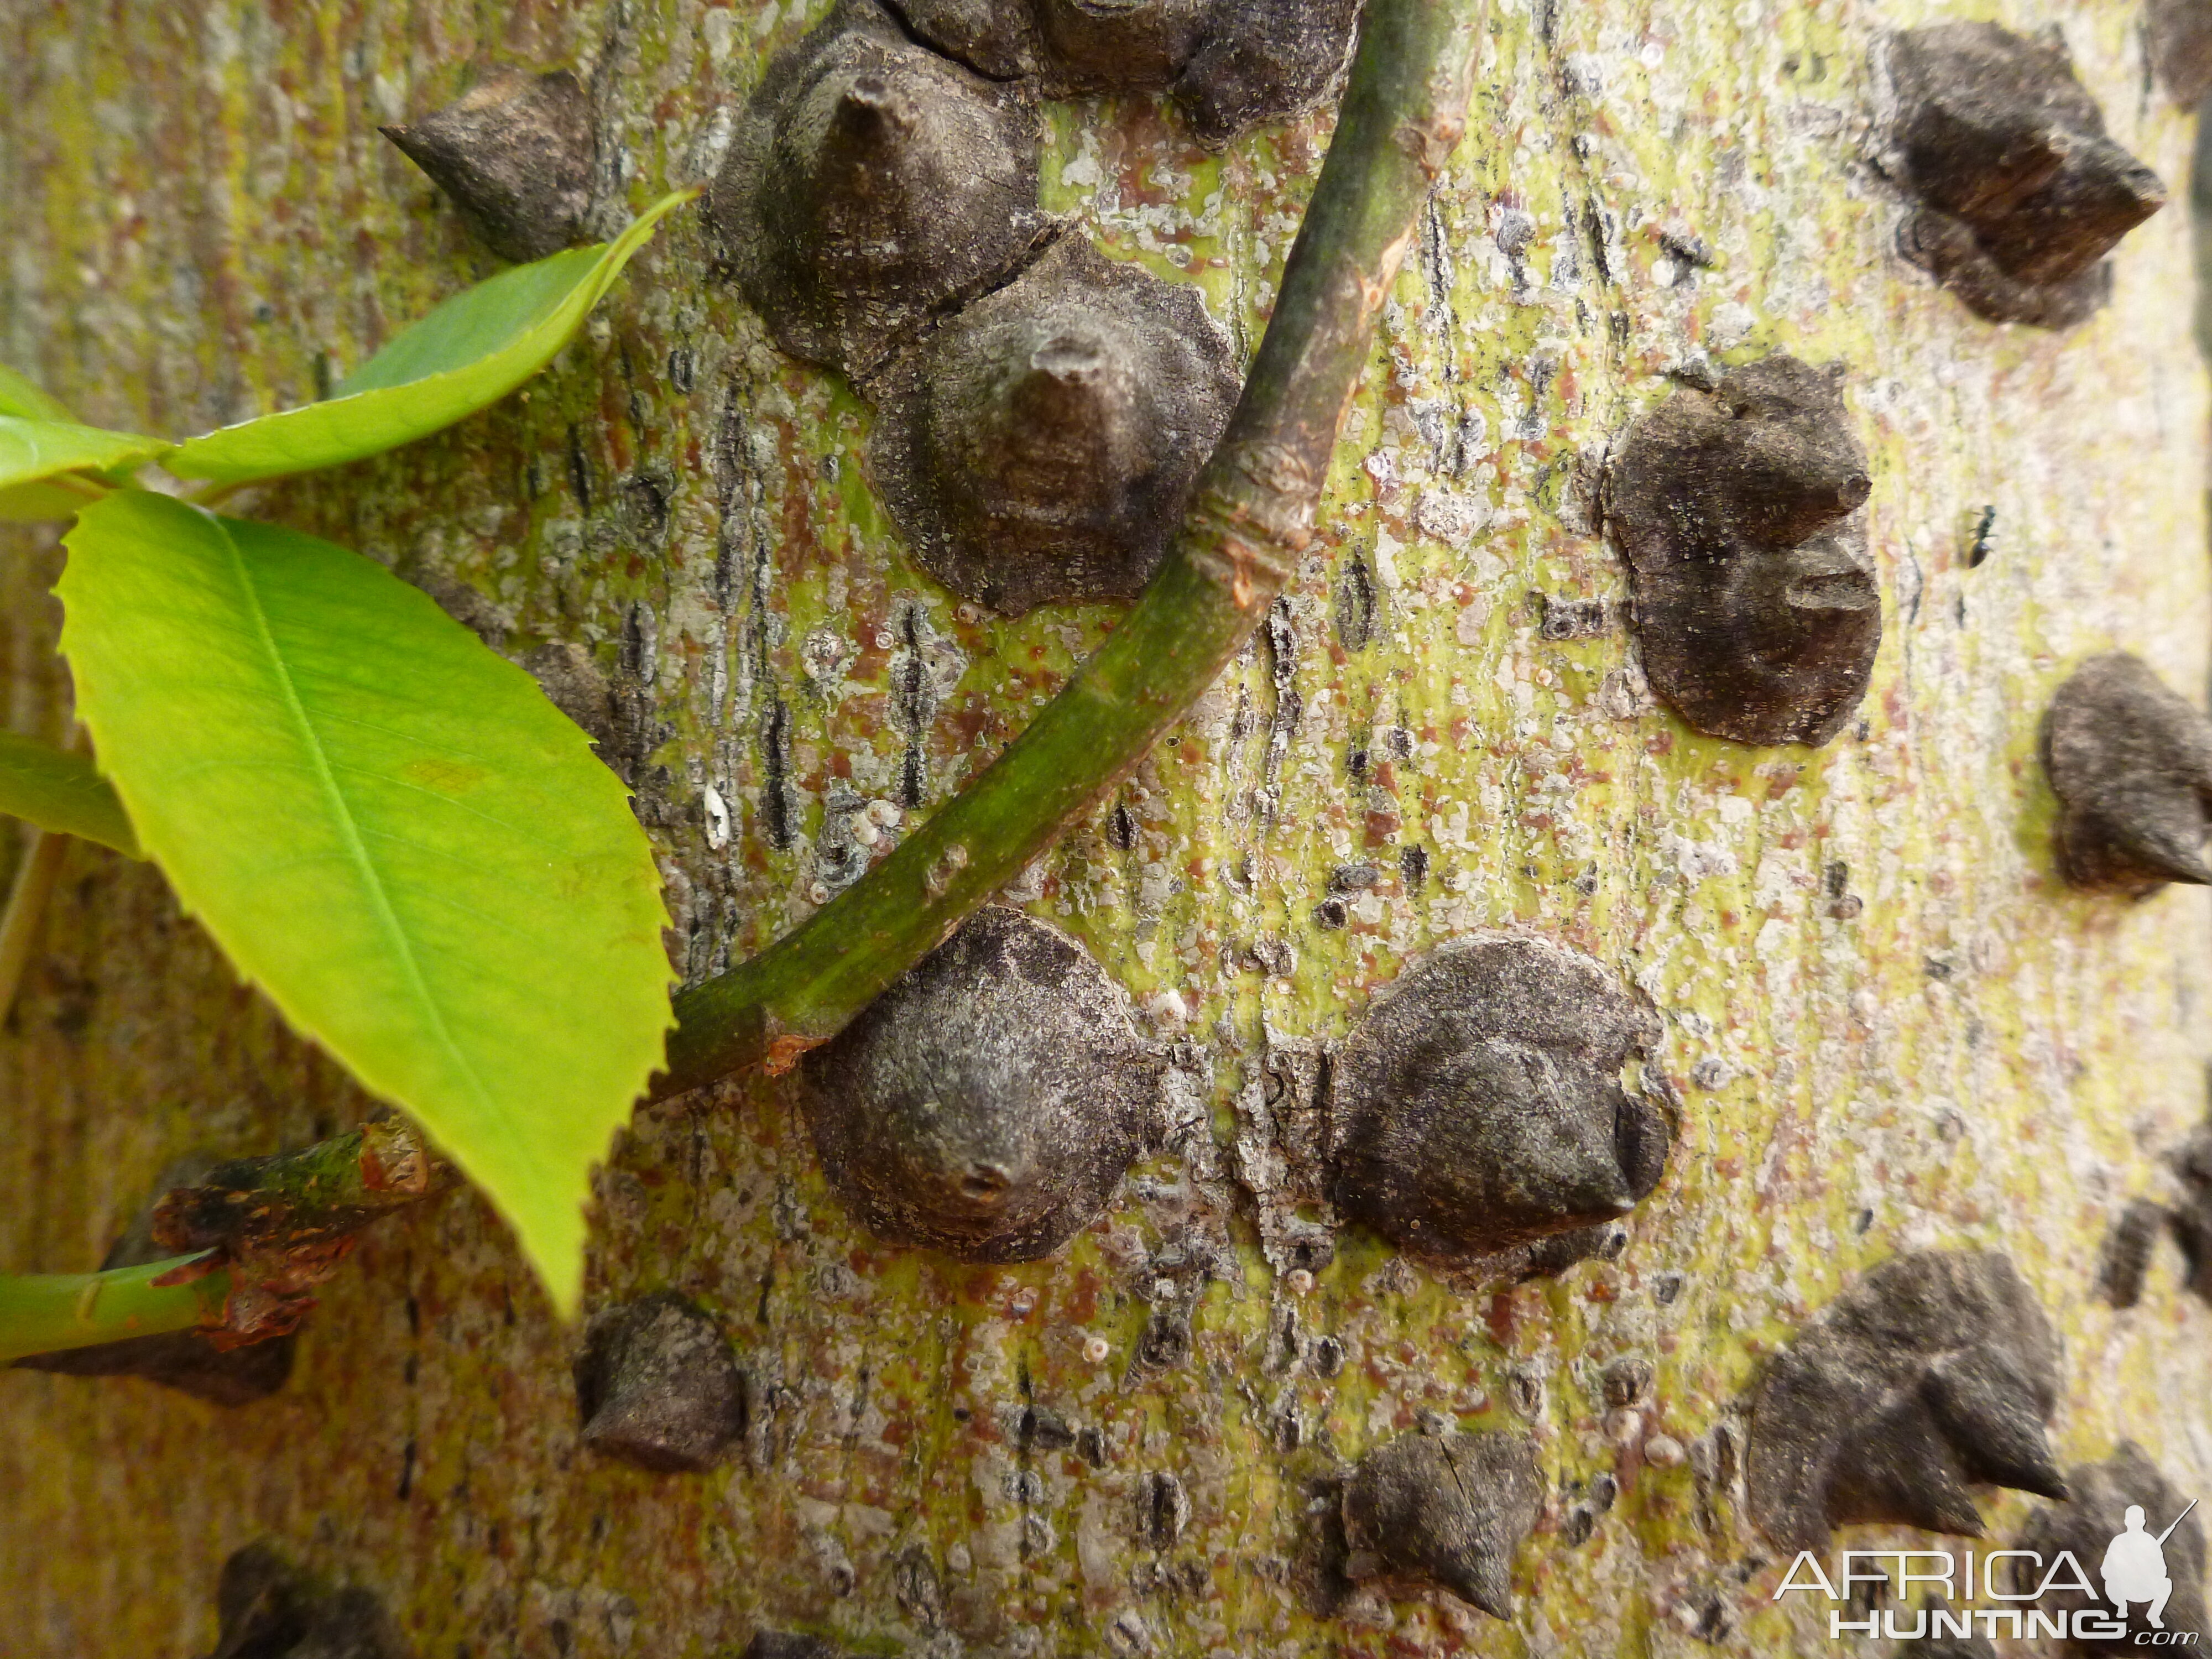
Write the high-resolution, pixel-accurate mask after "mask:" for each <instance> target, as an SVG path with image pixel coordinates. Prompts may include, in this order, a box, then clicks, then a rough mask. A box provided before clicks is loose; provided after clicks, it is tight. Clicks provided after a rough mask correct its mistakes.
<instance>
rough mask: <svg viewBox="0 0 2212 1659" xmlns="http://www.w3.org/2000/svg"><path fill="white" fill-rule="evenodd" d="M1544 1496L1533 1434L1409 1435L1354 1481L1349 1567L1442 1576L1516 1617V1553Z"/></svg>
mask: <svg viewBox="0 0 2212 1659" xmlns="http://www.w3.org/2000/svg"><path fill="white" fill-rule="evenodd" d="M1543 1501H1544V1486H1543V1481H1542V1479H1541V1477H1540V1476H1539V1475H1538V1474H1537V1472H1536V1456H1535V1452H1534V1447H1533V1445H1532V1444H1531V1443H1530V1442H1529V1440H1528V1437H1526V1436H1525V1435H1519V1434H1509V1433H1505V1432H1503V1431H1497V1430H1492V1431H1486V1432H1484V1433H1480V1434H1439V1435H1430V1434H1403V1435H1400V1436H1399V1437H1397V1438H1396V1439H1395V1440H1391V1441H1387V1442H1385V1443H1383V1445H1381V1446H1378V1447H1377V1448H1376V1449H1375V1450H1373V1451H1371V1452H1370V1453H1368V1455H1366V1456H1365V1457H1364V1458H1362V1459H1361V1460H1360V1462H1359V1467H1358V1468H1357V1469H1356V1470H1355V1471H1354V1472H1353V1473H1352V1478H1351V1480H1348V1481H1347V1482H1346V1484H1345V1488H1344V1498H1343V1506H1344V1539H1345V1543H1346V1545H1347V1546H1348V1547H1349V1549H1350V1552H1351V1553H1350V1554H1349V1556H1348V1558H1347V1559H1346V1563H1345V1569H1344V1570H1345V1573H1346V1576H1347V1577H1351V1578H1352V1579H1355V1580H1357V1579H1361V1578H1370V1577H1381V1578H1384V1579H1390V1578H1397V1579H1410V1580H1415V1581H1418V1582H1421V1583H1432V1584H1439V1585H1442V1586H1443V1588H1444V1589H1448V1590H1449V1591H1450V1592H1451V1593H1452V1594H1453V1595H1456V1596H1458V1597H1459V1598H1460V1600H1461V1601H1466V1602H1468V1603H1469V1604H1470V1605H1472V1606H1474V1607H1480V1608H1481V1609H1482V1611H1483V1612H1485V1613H1488V1614H1490V1615H1491V1617H1492V1618H1493V1619H1510V1618H1511V1617H1512V1616H1513V1591H1512V1579H1513V1553H1514V1551H1515V1550H1516V1549H1518V1548H1519V1547H1520V1545H1521V1541H1522V1539H1524V1538H1526V1537H1527V1536H1528V1529H1529V1528H1531V1527H1533V1526H1534V1525H1535V1524H1536V1516H1537V1514H1538V1512H1539V1511H1540V1510H1541V1509H1542V1507H1543Z"/></svg>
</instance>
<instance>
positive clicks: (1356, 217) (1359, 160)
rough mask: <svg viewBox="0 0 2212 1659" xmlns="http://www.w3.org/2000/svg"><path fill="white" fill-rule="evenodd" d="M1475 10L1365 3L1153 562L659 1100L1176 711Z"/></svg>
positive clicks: (1047, 830)
mask: <svg viewBox="0 0 2212 1659" xmlns="http://www.w3.org/2000/svg"><path fill="white" fill-rule="evenodd" d="M1472 9H1473V0H1370V4H1369V5H1368V7H1367V13H1366V19H1365V21H1364V25H1363V27H1362V31H1361V35H1360V43H1359V52H1358V58H1357V59H1356V60H1355V62H1354V64H1353V65H1352V76H1351V80H1350V82H1349V83H1348V85H1347V86H1346V91H1345V96H1344V106H1343V110H1342V112H1341V113H1340V116H1339V118H1338V122H1337V129H1336V136H1335V137H1334V140H1333V141H1332V142H1331V143H1330V145H1329V149H1328V160H1327V161H1326V162H1325V163H1324V164H1323V166H1322V175H1321V179H1320V181H1319V183H1318V184H1317V185H1316V187H1315V190H1314V196H1313V200H1312V203H1311V204H1310V206H1309V207H1308V209H1307V210H1306V217H1305V222H1304V226H1303V227H1302V228H1300V230H1299V233H1298V239H1297V243H1296V245H1295V246H1293V247H1292V248H1291V255H1290V259H1289V263H1288V264H1286V265H1285V268H1284V272H1283V284H1282V289H1281V293H1280V295H1279V297H1278V299H1277V301H1276V303H1275V311H1274V315H1273V319H1271V321H1270V322H1269V324H1268V327H1267V337H1266V338H1265V339H1264V340H1263V341H1262V342H1261V347H1260V352H1259V356H1258V358H1257V359H1256V360H1255V362H1254V363H1253V366H1252V370H1251V374H1250V375H1249V377H1248V378H1247V380H1246V381H1245V385H1244V394H1243V399H1242V401H1240V402H1239V404H1237V412H1236V414H1235V415H1234V416H1231V420H1230V423H1229V429H1228V432H1227V433H1226V434H1225V436H1224V437H1223V439H1222V441H1221V445H1220V447H1219V448H1218V449H1217V450H1216V451H1215V453H1214V455H1213V458H1212V460H1211V461H1210V462H1209V463H1208V464H1207V466H1206V471H1205V472H1204V473H1203V474H1202V475H1201V477H1200V482H1199V488H1198V492H1197V495H1196V498H1195V502H1194V506H1193V508H1192V510H1191V513H1190V515H1189V517H1188V520H1186V522H1185V524H1184V526H1183V528H1182V533H1181V535H1180V536H1179V537H1178V538H1177V539H1176V543H1175V544H1174V545H1173V547H1172V548H1171V549H1170V551H1169V553H1168V556H1167V557H1166V559H1165V560H1164V562H1163V563H1162V564H1161V567H1160V568H1159V571H1158V574H1155V575H1154V576H1153V578H1152V581H1151V583H1150V584H1149V585H1148V586H1146V589H1145V592H1144V593H1143V594H1142V596H1141V597H1140V598H1139V599H1138V601H1137V603H1136V605H1135V606H1134V607H1133V609H1132V610H1131V611H1129V613H1128V615H1127V617H1124V618H1123V619H1122V622H1121V625H1120V626H1119V627H1118V628H1116V629H1115V630H1114V633H1113V635H1112V637H1111V638H1110V639H1109V640H1108V641H1107V642H1106V643H1105V645H1103V647H1100V649H1099V650H1098V651H1097V653H1095V654H1094V655H1092V656H1091V658H1090V659H1089V660H1087V661H1086V662H1085V663H1084V664H1083V665H1082V666H1081V667H1080V668H1079V669H1078V670H1077V671H1076V673H1075V675H1074V677H1073V678H1072V679H1070V681H1069V682H1068V684H1066V686H1065V687H1064V688H1063V689H1062V690H1061V691H1060V695H1059V696H1057V697H1056V698H1054V701H1053V702H1051V703H1050V704H1048V706H1047V707H1046V708H1045V709H1044V711H1043V712H1042V714H1039V715H1038V717H1037V718H1036V720H1035V721H1034V722H1032V723H1031V725H1030V727H1029V729H1028V730H1026V731H1025V732H1023V733H1022V734H1021V736H1020V737H1019V738H1016V739H1015V741H1014V742H1013V743H1012V744H1011V745H1009V746H1008V748H1007V749H1006V752H1005V753H1003V754H1002V755H1000V757H999V758H998V760H997V761H996V762H995V763H994V764H993V765H992V766H991V767H990V769H988V770H987V771H986V772H984V773H983V775H981V777H979V778H977V779H976V780H975V782H974V783H973V784H971V785H970V786H969V787H968V788H967V789H966V790H964V791H963V792H962V793H961V794H960V795H959V796H957V798H956V799H953V800H952V801H951V802H950V803H948V804H947V805H945V807H944V808H943V809H941V810H940V811H939V812H938V813H937V814H936V815H935V816H934V817H932V818H931V819H930V820H929V821H928V823H926V824H924V825H922V826H921V829H918V830H916V831H915V833H914V834H913V835H912V836H908V838H907V840H906V841H905V842H904V843H903V844H902V845H901V846H900V847H899V848H898V849H897V851H896V852H895V853H893V854H891V855H890V857H889V858H887V859H886V860H884V862H883V863H882V864H880V865H878V866H877V867H876V868H875V869H874V870H872V871H871V872H869V873H868V875H867V876H866V878H863V879H862V880H861V881H860V882H858V883H856V884H854V886H852V887H851V888H849V889H848V890H846V891H845V892H844V893H843V894H842V895H841V896H839V897H838V898H837V899H836V900H835V901H834V902H831V903H829V904H828V905H826V906H824V907H823V908H822V909H820V910H818V911H817V912H816V913H815V914H814V915H813V916H811V918H809V919H808V920H807V921H805V923H804V924H802V925H801V926H800V927H798V928H797V929H795V930H794V931H793V932H792V933H790V934H788V935H787V936H786V937H785V938H783V939H780V940H778V941H777V942H776V943H775V945H772V946H770V947H769V949H768V950H767V951H763V952H762V953H761V954H760V955H759V956H757V957H754V958H753V959H752V960H750V962H747V963H744V964H743V965H742V966H740V967H738V968H734V969H731V970H730V971H729V972H727V973H726V974H723V975H720V976H718V977H717V978H714V979H711V980H708V981H704V982H703V983H702V984H699V985H696V986H694V987H691V988H690V990H688V991H685V992H684V994H682V995H681V996H679V997H678V999H677V1003H676V1013H677V1026H676V1030H675V1032H674V1033H673V1035H672V1036H671V1038H670V1040H669V1045H668V1070H667V1072H666V1073H665V1074H664V1075H663V1076H661V1077H659V1078H658V1079H655V1081H654V1090H653V1091H654V1093H655V1095H656V1096H666V1095H671V1094H675V1093H678V1092H681V1091H684V1090H686V1089H691V1088H696V1087H698V1086H699V1085H702V1084H705V1083H708V1082H711V1081H713V1080H714V1079H716V1078H719V1077H722V1076H725V1075H726V1074H728V1073H732V1072H734V1071H737V1070H738V1069H740V1068H742V1067H744V1066H750V1065H753V1064H757V1063H759V1062H762V1061H763V1060H764V1061H766V1063H767V1064H768V1066H769V1069H770V1070H772V1071H774V1070H781V1069H783V1068H784V1067H785V1066H788V1065H789V1064H790V1063H791V1062H792V1061H793V1060H795V1059H796V1058H797V1056H798V1055H799V1054H800V1053H802V1052H803V1051H805V1049H806V1048H811V1047H812V1046H813V1045H815V1044H816V1043H817V1042H823V1041H826V1040H827V1039H828V1038H829V1037H831V1036H835V1035H836V1032H837V1031H838V1030H840V1029H841V1028H842V1026H843V1025H844V1024H845V1023H846V1022H847V1021H848V1020H849V1019H851V1018H853V1016H854V1015H855V1014H856V1013H858V1012H860V1010H861V1009H862V1008H865V1007H866V1006H867V1005H868V1004H869V1003H870V1002H871V1001H872V1000H874V999H875V998H876V997H877V996H878V994H881V993H882V991H883V990H884V987H887V986H888V985H890V982H891V981H893V980H894V979H896V978H897V977H898V975H901V974H902V973H904V972H905V971H906V970H907V969H908V968H909V967H911V966H912V965H913V964H914V963H915V962H916V961H917V960H919V959H920V958H921V957H922V956H923V955H924V954H925V953H926V952H927V951H929V950H930V949H931V948H932V947H933V946H934V945H936V944H937V943H938V942H939V940H941V939H944V938H945V935H946V934H947V933H950V932H951V930H952V929H953V928H954V927H957V926H958V925H959V923H960V921H962V920H963V918H964V917H966V916H967V915H969V912H970V911H972V910H973V909H974V908H975V907H976V906H977V905H978V904H980V903H981V902H983V901H984V900H985V899H987V898H988V897H989V896H991V895H992V894H993V893H994V892H996V891H997V890H999V889H1000V887H1002V886H1004V885H1005V884H1006V882H1008V881H1009V880H1011V879H1012V878H1013V877H1014V876H1015V874H1016V873H1018V872H1019V871H1020V869H1021V868H1022V866H1024V865H1025V864H1027V863H1028V862H1029V861H1030V860H1031V859H1033V858H1034V857H1036V855H1037V854H1039V853H1041V852H1042V851H1043V850H1044V849H1045V848H1047V847H1048V846H1049V845H1050V844H1051V843H1052V842H1054V840H1055V839H1056V838H1057V837H1058V836H1059V835H1060V832H1061V831H1062V830H1063V829H1066V827H1067V826H1068V825H1070V824H1071V823H1076V822H1078V821H1079V820H1080V819H1081V818H1083V817H1085V816H1086V815H1087V814H1088V813H1089V812H1090V811H1091V810H1092V809H1093V808H1094V807H1095V806H1096V805H1097V803H1098V802H1099V801H1100V800H1101V799H1103V797H1104V796H1105V795H1106V793H1108V792H1109V790H1111V789H1112V787H1114V785H1115V782H1116V781H1118V780H1119V779H1120V778H1121V776H1122V775H1124V774H1126V773H1127V771H1128V770H1129V769H1131V768H1132V767H1133V766H1134V765H1136V763H1138V762H1139V760H1141V759H1142V758H1143V757H1144V756H1145V754H1146V751H1147V750H1150V749H1151V748H1152V744H1154V743H1155V742H1156V741H1157V740H1158V738H1160V737H1161V736H1162V734H1164V732H1167V731H1168V730H1169V728H1170V727H1171V726H1174V725H1175V724H1176V721H1178V720H1181V719H1182V716H1183V714H1185V712H1186V711H1187V710H1188V708H1190V706H1191V705H1192V704H1193V703H1194V702H1196V701H1197V700H1198V699H1199V697H1200V696H1202V695H1203V694H1204V693H1205V691H1206V689H1207V688H1208V687H1209V686H1211V685H1212V684H1213V682H1214V680H1215V678H1217V677H1218V675H1219V673H1220V671H1221V670H1222V669H1223V667H1224V666H1225V665H1227V663H1228V662H1229V659H1231V657H1233V656H1234V655H1235V654H1236V653H1237V651H1238V650H1240V649H1241V648H1242V647H1243V644H1244V642H1245V641H1246V640H1247V639H1249V637H1250V635H1251V633H1252V630H1253V629H1254V628H1255V626H1256V625H1257V624H1258V623H1259V620H1260V618H1261V617H1262V616H1264V615H1265V614H1266V612H1267V607H1268V605H1270V604H1271V603H1273V599H1274V598H1275V596H1276V595H1277V594H1278V593H1279V592H1281V591H1282V588H1283V585H1284V583H1285V581H1286V580H1288V579H1289V577H1290V575H1291V571H1292V570H1293V569H1294V568H1296V566H1297V557H1298V556H1299V554H1300V553H1302V552H1303V551H1304V548H1305V546H1306V544H1307V541H1308V539H1309V538H1310V535H1311V531H1312V525H1313V520H1314V516H1315V513H1316V509H1317V507H1318V506H1319V503H1320V500H1321V493H1322V485H1323V483H1325V482H1326V480H1327V478H1328V466H1329V460H1330V458H1331V456H1332V454H1333V453H1334V450H1335V447H1336V439H1337V433H1338V430H1339V428H1340V427H1341V425H1342V423H1343V420H1344V416H1345V414H1346V410H1348V409H1349V407H1350V405H1351V400H1352V395H1353V393H1354V392H1356V391H1357V389H1358V383H1359V378H1360V374H1361V373H1362V371H1363V370H1364V368H1365V367H1366V364H1367V359H1368V354H1369V350H1370V343H1371V341H1372V337H1373V333H1374V325H1375V320H1376V317H1377V315H1378V314H1379V313H1381V311H1382V308H1383V301H1384V300H1385V298H1386V297H1387V296H1388V295H1389V289H1390V285H1391V283H1392V280H1393V279H1394V277H1395V275H1396V272H1397V269H1398V264H1399V262H1400V259H1401V257H1402V256H1403V254H1404V252H1405V250H1406V246H1407V243H1408V242H1409V241H1410V240H1411V239H1412V235H1413V225H1414V222H1415V219H1416V216H1418V215H1419V211H1420V210H1421V207H1422V204H1424V203H1425V201H1426V200H1427V198H1428V194H1429V191H1430V188H1431V185H1433V183H1434V181H1435V179H1436V175H1437V172H1438V171H1439V170H1440V169H1441V168H1442V167H1443V162H1444V161H1445V158H1446V157H1448V156H1449V155H1450V153H1451V151H1452V149H1454V147H1455V145H1456V143H1457V142H1458V138H1459V134H1460V130H1461V125H1462V120H1463V118H1464V114H1465V110H1466V106H1467V96H1468V71H1469V67H1470V59H1471V57H1472V52H1473V46H1474V31H1473V28H1472V27H1471V20H1470V17H1469V13H1470V12H1471V11H1472Z"/></svg>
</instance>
